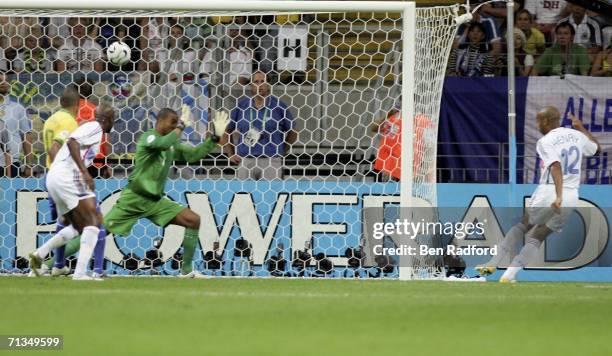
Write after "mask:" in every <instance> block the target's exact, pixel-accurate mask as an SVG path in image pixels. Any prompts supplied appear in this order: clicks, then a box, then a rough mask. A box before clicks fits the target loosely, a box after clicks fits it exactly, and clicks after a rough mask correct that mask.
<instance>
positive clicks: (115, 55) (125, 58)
mask: <svg viewBox="0 0 612 356" xmlns="http://www.w3.org/2000/svg"><path fill="white" fill-rule="evenodd" d="M131 56H132V50H131V49H130V47H129V46H128V45H127V44H125V42H121V41H118V42H115V43H113V44H111V45H110V46H108V49H107V50H106V59H108V61H109V62H111V63H112V64H114V65H116V66H122V65H124V64H126V63H127V62H129V61H130V57H131Z"/></svg>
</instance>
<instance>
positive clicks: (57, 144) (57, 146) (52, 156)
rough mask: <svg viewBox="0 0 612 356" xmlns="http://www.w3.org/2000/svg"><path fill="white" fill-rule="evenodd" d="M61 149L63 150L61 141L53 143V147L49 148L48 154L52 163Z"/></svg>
mask: <svg viewBox="0 0 612 356" xmlns="http://www.w3.org/2000/svg"><path fill="white" fill-rule="evenodd" d="M60 148H62V144H61V143H60V142H59V141H53V145H51V147H50V148H49V152H47V154H48V155H49V158H50V159H51V162H53V160H55V156H56V155H57V152H58V151H59V150H60Z"/></svg>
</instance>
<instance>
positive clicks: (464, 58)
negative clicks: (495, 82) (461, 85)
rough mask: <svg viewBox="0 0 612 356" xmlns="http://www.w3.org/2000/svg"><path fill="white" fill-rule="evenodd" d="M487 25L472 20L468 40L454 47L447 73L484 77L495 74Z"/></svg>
mask: <svg viewBox="0 0 612 356" xmlns="http://www.w3.org/2000/svg"><path fill="white" fill-rule="evenodd" d="M484 40H485V27H484V25H483V24H481V23H480V22H472V23H470V26H469V27H468V30H467V42H466V43H464V44H460V45H459V47H458V48H456V49H453V50H452V52H451V54H450V60H449V64H448V69H447V72H446V73H447V75H450V76H459V77H482V76H485V75H493V73H494V67H493V57H491V55H490V54H489V53H488V52H487V45H486V43H485V42H484Z"/></svg>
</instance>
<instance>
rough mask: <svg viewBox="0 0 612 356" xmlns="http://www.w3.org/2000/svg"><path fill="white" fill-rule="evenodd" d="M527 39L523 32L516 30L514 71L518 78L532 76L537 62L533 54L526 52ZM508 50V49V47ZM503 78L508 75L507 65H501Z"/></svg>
mask: <svg viewBox="0 0 612 356" xmlns="http://www.w3.org/2000/svg"><path fill="white" fill-rule="evenodd" d="M526 42H527V38H526V37H525V34H524V33H523V31H521V30H520V29H518V28H515V29H514V69H515V73H514V75H516V76H517V77H528V76H529V75H530V74H531V71H532V69H533V65H534V63H535V60H534V58H533V56H532V55H531V54H528V53H526V52H525V50H524V48H525V44H526ZM506 48H507V47H506ZM500 68H503V70H502V71H501V75H502V76H507V75H508V66H507V65H506V63H500Z"/></svg>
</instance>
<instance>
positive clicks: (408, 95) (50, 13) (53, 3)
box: [0, 0, 458, 279]
mask: <svg viewBox="0 0 612 356" xmlns="http://www.w3.org/2000/svg"><path fill="white" fill-rule="evenodd" d="M348 11H350V12H352V13H358V15H359V13H360V12H365V13H382V14H387V15H388V14H390V13H394V14H399V17H400V18H401V20H400V21H401V22H400V21H398V22H397V23H398V24H399V23H401V40H400V41H398V43H397V44H396V47H394V50H395V51H397V52H399V55H400V56H401V57H400V60H399V62H397V63H384V61H387V60H388V57H387V55H386V54H385V53H383V52H384V51H382V50H379V53H376V54H377V55H381V56H382V55H385V56H384V61H383V63H382V64H381V65H380V66H377V67H375V69H374V70H375V71H380V68H381V67H382V66H384V65H387V66H388V67H389V69H388V71H387V72H385V73H383V74H382V75H381V74H380V73H378V74H377V76H378V77H379V78H378V79H377V80H379V81H380V83H383V82H385V80H386V78H388V77H391V78H392V79H391V84H389V86H391V87H392V86H395V87H397V88H399V91H398V92H397V95H396V97H393V95H392V92H393V90H392V89H389V88H387V91H386V93H388V97H387V98H378V97H377V95H378V94H376V93H374V94H368V95H373V96H374V100H370V99H367V100H366V99H364V101H367V102H368V103H370V102H373V103H375V104H376V105H378V106H379V107H377V108H375V112H376V114H380V112H384V114H385V115H386V110H387V109H388V108H389V107H388V106H386V107H384V108H383V107H382V106H383V105H382V102H384V101H387V100H394V101H395V100H396V99H398V97H399V98H401V106H400V107H399V112H400V113H401V117H403V118H415V120H404V121H403V125H401V137H403V139H402V140H401V172H402V176H401V180H400V181H399V184H398V186H399V188H400V199H399V202H400V206H401V207H404V208H411V207H415V206H423V205H425V206H429V207H435V206H437V196H436V187H435V184H436V169H435V164H436V163H435V160H436V143H437V124H438V115H439V105H440V99H441V92H442V83H443V77H444V73H445V68H446V61H447V59H448V55H449V53H450V49H451V44H452V39H453V37H454V34H455V31H456V27H457V23H456V22H455V20H456V19H457V17H458V7H457V6H446V7H432V8H417V7H416V4H415V2H400V1H293V0H289V1H263V0H253V1H246V0H237V1H235V0H231V1H218V0H182V1H176V2H172V1H167V0H130V1H125V0H90V1H83V2H74V1H69V0H64V1H58V0H27V1H24V2H18V1H5V0H2V1H0V15H2V16H13V17H19V16H22V17H23V16H36V17H43V16H45V17H100V16H103V17H153V16H224V15H229V16H237V15H246V16H249V15H278V14H320V13H346V12H348ZM330 18H331V17H330ZM333 21H334V20H330V24H329V26H331V25H332V24H333ZM338 21H339V22H341V21H344V22H347V21H348V20H346V19H343V20H338ZM326 25H327V24H326V23H321V24H320V27H321V28H325V26H326ZM256 26H257V25H256ZM347 26H348V29H349V30H348V31H349V32H350V31H351V30H352V25H351V24H349V25H347ZM360 26H361V27H363V29H364V31H365V30H368V29H369V27H368V25H367V22H364V25H361V23H360ZM379 26H380V28H378V29H377V28H376V26H371V27H372V30H371V31H373V32H377V31H378V32H379V33H383V34H384V31H387V30H385V29H383V28H382V25H379ZM356 27H358V26H356ZM361 27H360V28H361ZM254 28H256V27H254ZM332 31H333V29H332ZM388 31H391V30H388ZM355 32H358V30H355ZM344 35H346V34H344ZM384 35H385V36H387V37H386V40H388V41H391V40H389V37H390V35H389V34H388V33H387V34H384ZM346 36H348V35H346ZM321 38H322V39H323V40H326V41H329V36H328V37H327V39H326V37H325V36H322V37H321ZM357 38H359V34H357ZM373 39H374V35H372V41H373ZM318 40H319V37H317V38H316V39H315V41H318ZM318 44H319V43H318V42H316V43H315V44H314V45H313V46H317V45H318ZM342 45H345V44H344V43H341V44H339V45H337V46H342ZM349 47H350V45H349ZM318 54H322V55H324V54H325V51H323V50H319V48H317V55H318ZM349 54H350V50H349ZM357 57H358V56H357V55H356V56H355V58H357ZM309 60H310V59H309ZM319 60H320V59H319V58H315V59H314V60H313V61H319ZM321 61H322V62H321V63H327V64H326V65H327V66H326V65H322V67H321V68H323V70H324V73H323V70H319V71H316V72H317V73H316V75H317V77H316V78H317V79H316V80H317V83H321V84H320V85H321V86H320V88H322V90H325V88H327V87H328V84H327V83H325V79H326V77H327V75H328V74H327V73H328V72H330V71H331V70H328V66H329V63H328V62H329V58H323V59H321ZM326 61H327V62H326ZM344 61H346V59H343V60H342V61H341V62H340V64H339V68H338V69H334V71H336V72H340V71H342V70H344V69H346V68H344V67H343V66H345V64H344V63H345V62H344ZM355 61H356V62H357V61H358V59H355ZM371 65H372V63H368V64H366V65H364V69H363V71H364V72H365V71H366V68H365V67H366V66H371ZM393 71H395V72H393ZM348 72H350V71H348ZM349 79H350V78H349ZM348 81H349V80H348V79H347V80H346V82H348ZM367 83H368V84H373V83H374V80H373V79H372V80H370V81H368V82H367ZM290 84H293V82H292V83H290ZM317 85H318V84H317ZM366 85H367V84H366ZM381 85H382V84H381ZM345 86H346V84H345V82H343V81H342V80H340V81H339V84H338V88H339V89H338V92H340V93H341V92H342V90H343V88H344V87H345ZM352 88H353V87H352ZM366 89H367V88H366ZM287 90H293V89H287ZM296 90H299V89H296ZM351 90H353V91H358V90H356V89H354V88H353V89H351ZM359 90H361V89H359ZM363 91H365V89H364V90H363ZM353 94H355V93H353ZM357 94H358V93H357ZM337 96H340V94H338V95H337ZM347 98H348V94H347ZM333 100H336V99H333ZM333 100H332V102H331V103H328V104H329V105H330V106H331V105H338V106H341V105H342V104H343V103H337V102H334V101H333ZM349 100H350V99H347V101H349ZM368 100H370V101H368ZM306 101H307V100H306ZM317 105H319V104H317ZM320 105H321V106H323V105H325V101H323V102H322V103H320ZM355 105H357V104H355ZM368 105H369V104H368ZM215 109H219V108H215ZM320 110H322V112H327V109H326V108H322V109H320ZM339 110H342V109H339ZM352 110H353V111H352V112H351V113H349V114H357V113H358V111H359V110H360V109H357V108H356V106H355V108H354V109H352ZM339 113H340V114H342V115H344V114H345V113H344V112H341V111H339ZM418 117H423V118H425V119H426V120H427V121H428V122H431V123H432V125H431V126H427V128H420V129H421V130H422V132H421V133H419V135H417V134H416V133H415V132H416V131H415V130H419V128H415V122H416V123H417V125H418V121H416V120H417V118H418ZM251 119H252V118H251ZM326 119H329V118H326ZM264 120H265V113H264ZM329 120H332V119H329ZM264 125H265V121H264ZM332 126H333V125H332ZM345 126H346V127H343V128H341V129H345V130H348V129H350V126H351V124H345ZM364 127H367V125H364ZM364 130H365V128H364ZM321 131H325V129H323V130H321ZM349 132H353V131H349ZM358 132H361V131H358ZM366 134H367V133H366ZM321 135H322V136H321V137H325V132H323V133H322V134H321ZM339 135H340V134H339ZM415 135H417V136H415ZM339 139H340V141H343V142H344V140H342V137H341V136H339ZM313 140H314V139H313ZM358 142H362V141H358ZM334 145H335V144H334V143H333V142H332V143H331V147H332V149H334V148H333V147H334ZM304 146H306V144H305V145H304ZM345 146H346V147H344V148H343V150H344V151H346V150H349V149H351V148H350V145H349V144H345ZM305 151H306V149H305ZM417 151H418V152H417ZM315 153H321V149H320V148H317V149H316V152H315ZM324 153H325V152H324V151H323V154H324ZM415 157H418V163H416V164H418V166H417V167H416V168H418V170H419V172H415V171H414V170H415V169H416V168H415ZM349 163H350V162H349ZM342 180H346V178H342V177H339V178H338V181H342ZM348 181H349V182H350V183H351V184H361V182H362V181H366V179H365V178H361V177H360V178H353V177H349V178H348ZM186 184H187V183H186ZM283 184H284V183H283ZM313 192H314V193H317V194H318V192H317V191H314V190H313ZM338 204H341V203H340V202H338ZM313 209H314V208H313ZM402 214H405V210H402ZM279 219H281V218H279ZM271 220H272V217H270V221H271ZM213 221H214V220H213ZM2 223H3V221H2V220H0V225H1V224H2ZM345 230H346V228H345ZM230 233H231V229H230V232H228V234H230ZM221 234H222V232H219V235H221ZM17 239H18V238H17ZM200 239H201V240H202V239H203V237H200ZM332 245H333V244H332ZM172 246H175V247H176V243H175V244H174V245H172ZM206 246H207V248H210V244H208V243H206ZM165 248H166V249H167V250H165V252H170V253H171V252H172V249H171V248H170V247H168V245H167V244H166V247H165ZM202 249H204V243H202ZM107 251H108V246H107ZM291 252H295V247H293V248H292V250H291ZM264 254H265V255H266V256H267V253H264ZM291 254H292V253H291ZM313 254H314V252H313ZM0 257H2V256H0ZM115 262H116V261H115ZM422 264H425V266H423V267H424V269H423V270H422V271H417V270H418V269H419V266H420V265H422ZM434 264H435V266H434ZM0 267H2V266H0ZM397 270H398V271H399V273H398V275H399V279H421V278H432V277H435V276H434V275H436V276H437V273H438V272H439V270H440V266H439V261H437V262H431V261H425V260H423V259H417V260H415V261H411V262H407V265H405V266H402V265H400V266H398V269H397Z"/></svg>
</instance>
